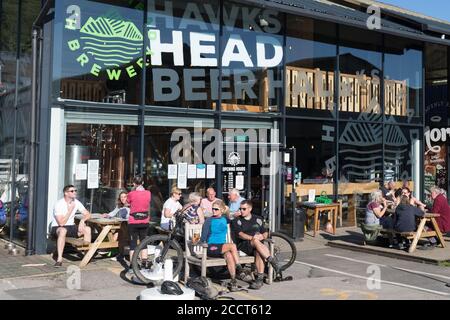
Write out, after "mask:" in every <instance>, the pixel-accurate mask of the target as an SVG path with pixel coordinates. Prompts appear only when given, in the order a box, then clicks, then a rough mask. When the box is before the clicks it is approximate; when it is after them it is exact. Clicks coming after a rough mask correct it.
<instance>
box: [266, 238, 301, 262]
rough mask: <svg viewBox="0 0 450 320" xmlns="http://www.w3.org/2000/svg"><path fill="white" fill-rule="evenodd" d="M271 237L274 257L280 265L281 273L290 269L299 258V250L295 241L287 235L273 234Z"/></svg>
mask: <svg viewBox="0 0 450 320" xmlns="http://www.w3.org/2000/svg"><path fill="white" fill-rule="evenodd" d="M270 237H271V239H272V241H273V247H274V248H273V250H274V256H275V257H276V258H277V259H278V261H279V263H280V271H284V270H286V269H287V268H289V267H290V266H291V265H292V264H293V263H294V261H295V258H296V257H297V248H296V247H295V243H294V241H292V239H291V238H289V237H288V236H286V235H285V234H282V233H279V232H271V234H270Z"/></svg>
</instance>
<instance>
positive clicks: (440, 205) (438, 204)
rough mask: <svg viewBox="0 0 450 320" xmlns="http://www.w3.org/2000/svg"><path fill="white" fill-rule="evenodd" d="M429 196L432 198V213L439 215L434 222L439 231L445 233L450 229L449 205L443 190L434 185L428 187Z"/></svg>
mask: <svg viewBox="0 0 450 320" xmlns="http://www.w3.org/2000/svg"><path fill="white" fill-rule="evenodd" d="M430 191H431V198H432V199H433V200H434V202H433V208H432V209H431V212H432V213H438V214H439V215H440V216H439V217H436V222H437V224H438V226H439V229H440V230H441V232H443V233H446V232H449V231H450V207H449V206H448V201H447V198H446V197H445V195H444V194H445V191H444V190H442V189H441V188H438V187H436V186H434V187H432V188H431V189H430Z"/></svg>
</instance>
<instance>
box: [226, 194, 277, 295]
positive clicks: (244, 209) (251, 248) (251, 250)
mask: <svg viewBox="0 0 450 320" xmlns="http://www.w3.org/2000/svg"><path fill="white" fill-rule="evenodd" d="M252 208H253V205H252V202H251V201H250V200H244V201H242V202H241V205H240V206H239V211H240V212H241V215H240V216H239V217H237V218H236V219H234V220H233V221H232V223H231V227H232V231H233V232H234V234H235V238H236V241H237V248H238V250H240V251H242V252H244V253H245V254H247V255H249V256H255V265H256V271H257V273H258V274H257V276H256V279H255V281H253V282H252V283H251V284H250V287H249V288H250V289H255V290H257V289H260V288H261V287H262V285H263V283H264V265H265V262H266V261H267V262H269V263H270V264H271V265H272V266H273V268H274V269H275V272H276V273H278V272H279V270H280V268H279V264H278V261H277V260H276V258H275V257H272V256H271V255H270V252H269V249H268V248H267V247H266V246H265V244H264V243H263V241H264V240H265V239H267V237H268V236H269V233H268V230H267V229H266V228H265V227H264V223H263V218H262V217H261V216H258V215H254V214H252Z"/></svg>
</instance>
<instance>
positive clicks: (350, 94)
mask: <svg viewBox="0 0 450 320" xmlns="http://www.w3.org/2000/svg"><path fill="white" fill-rule="evenodd" d="M339 36H340V38H339V71H340V106H339V107H340V109H339V110H340V111H341V112H340V114H339V118H341V119H349V118H352V119H354V120H356V119H360V120H370V121H382V119H383V118H382V116H381V107H380V94H381V90H380V89H381V81H380V76H381V70H382V54H381V46H382V35H381V34H380V33H376V32H369V31H365V30H359V31H358V32H355V29H354V28H351V27H346V26H340V28H339Z"/></svg>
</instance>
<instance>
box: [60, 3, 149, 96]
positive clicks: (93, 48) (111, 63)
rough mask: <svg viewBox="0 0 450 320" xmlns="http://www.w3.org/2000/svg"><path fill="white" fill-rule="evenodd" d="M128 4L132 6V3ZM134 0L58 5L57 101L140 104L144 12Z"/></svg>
mask: <svg viewBox="0 0 450 320" xmlns="http://www.w3.org/2000/svg"><path fill="white" fill-rule="evenodd" d="M130 3H131V4H130ZM132 3H134V1H131V2H130V1H126V0H119V1H114V5H110V4H105V3H102V2H100V1H87V0H82V1H77V2H76V3H74V2H73V1H69V0H62V1H57V2H56V9H55V10H56V17H55V29H54V40H53V43H54V51H53V58H54V63H53V69H54V71H53V75H54V81H55V84H54V90H55V97H61V98H63V99H73V100H83V101H93V102H105V103H126V104H139V103H140V98H141V92H142V88H141V81H140V79H141V76H142V67H143V58H142V57H143V41H144V37H145V36H147V35H146V34H144V33H143V32H142V26H143V23H144V20H143V18H144V13H143V12H144V11H143V7H142V6H134V5H133V4H132Z"/></svg>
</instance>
